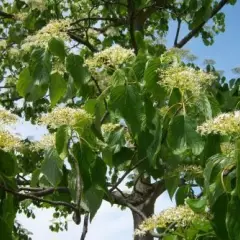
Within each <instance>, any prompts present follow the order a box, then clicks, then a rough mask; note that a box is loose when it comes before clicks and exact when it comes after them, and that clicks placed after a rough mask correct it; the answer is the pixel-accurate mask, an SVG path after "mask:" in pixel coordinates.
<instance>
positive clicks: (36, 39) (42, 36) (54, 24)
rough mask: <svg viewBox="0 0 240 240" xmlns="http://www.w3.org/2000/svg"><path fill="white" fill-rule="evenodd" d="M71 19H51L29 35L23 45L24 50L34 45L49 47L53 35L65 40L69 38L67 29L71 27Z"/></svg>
mask: <svg viewBox="0 0 240 240" xmlns="http://www.w3.org/2000/svg"><path fill="white" fill-rule="evenodd" d="M70 23H71V21H70V20H69V19H62V20H51V21H50V22H49V23H48V24H47V25H46V26H45V27H43V28H42V29H40V30H39V31H38V32H37V33H36V34H35V35H32V36H28V37H27V38H26V39H25V40H24V43H23V44H22V46H21V49H22V50H23V51H26V52H27V51H29V50H30V49H31V48H32V47H34V46H39V47H47V46H48V42H49V41H50V40H51V38H52V37H58V38H60V39H62V40H64V41H67V40H69V37H68V35H67V29H68V28H69V27H70Z"/></svg>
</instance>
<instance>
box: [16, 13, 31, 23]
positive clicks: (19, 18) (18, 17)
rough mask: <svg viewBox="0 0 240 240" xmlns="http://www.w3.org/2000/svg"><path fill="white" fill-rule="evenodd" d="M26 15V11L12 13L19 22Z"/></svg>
mask: <svg viewBox="0 0 240 240" xmlns="http://www.w3.org/2000/svg"><path fill="white" fill-rule="evenodd" d="M27 16H28V13H26V12H22V13H17V14H14V18H15V19H16V20H19V21H21V22H22V21H24V20H25V19H26V18H27Z"/></svg>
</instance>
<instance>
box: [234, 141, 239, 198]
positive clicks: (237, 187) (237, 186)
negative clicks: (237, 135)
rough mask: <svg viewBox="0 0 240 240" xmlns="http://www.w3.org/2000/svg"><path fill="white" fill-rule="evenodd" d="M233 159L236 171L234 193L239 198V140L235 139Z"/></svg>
mask: <svg viewBox="0 0 240 240" xmlns="http://www.w3.org/2000/svg"><path fill="white" fill-rule="evenodd" d="M235 161H236V163H237V171H236V193H237V195H238V197H239V199H240V140H237V141H236V147H235Z"/></svg>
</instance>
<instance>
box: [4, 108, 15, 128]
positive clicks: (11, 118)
mask: <svg viewBox="0 0 240 240" xmlns="http://www.w3.org/2000/svg"><path fill="white" fill-rule="evenodd" d="M17 119H18V118H17V116H16V115H15V114H12V113H11V112H9V111H8V110H6V109H4V108H0V124H1V125H3V124H12V123H16V122H17Z"/></svg>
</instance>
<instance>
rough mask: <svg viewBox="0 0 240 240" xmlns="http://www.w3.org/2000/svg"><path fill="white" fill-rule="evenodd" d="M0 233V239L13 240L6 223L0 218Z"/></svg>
mask: <svg viewBox="0 0 240 240" xmlns="http://www.w3.org/2000/svg"><path fill="white" fill-rule="evenodd" d="M0 233H1V238H2V239H6V240H13V237H12V231H11V228H10V227H9V225H8V224H7V222H6V221H5V220H4V219H2V218H1V217H0Z"/></svg>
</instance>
